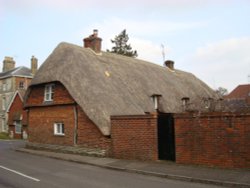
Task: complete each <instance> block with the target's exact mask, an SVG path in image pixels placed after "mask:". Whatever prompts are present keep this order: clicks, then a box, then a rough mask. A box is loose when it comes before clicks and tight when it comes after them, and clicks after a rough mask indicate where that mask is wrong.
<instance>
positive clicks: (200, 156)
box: [175, 113, 250, 168]
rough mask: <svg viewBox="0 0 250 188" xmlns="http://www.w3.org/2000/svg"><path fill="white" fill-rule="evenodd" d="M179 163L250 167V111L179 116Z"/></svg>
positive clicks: (177, 138)
mask: <svg viewBox="0 0 250 188" xmlns="http://www.w3.org/2000/svg"><path fill="white" fill-rule="evenodd" d="M175 140H176V163H182V164H201V165H208V166H219V167H225V168H250V114H232V113H203V114H192V113H185V114H177V115H176V116H175Z"/></svg>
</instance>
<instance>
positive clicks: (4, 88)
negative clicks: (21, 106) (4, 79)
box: [3, 83, 6, 91]
mask: <svg viewBox="0 0 250 188" xmlns="http://www.w3.org/2000/svg"><path fill="white" fill-rule="evenodd" d="M3 91H6V83H3Z"/></svg>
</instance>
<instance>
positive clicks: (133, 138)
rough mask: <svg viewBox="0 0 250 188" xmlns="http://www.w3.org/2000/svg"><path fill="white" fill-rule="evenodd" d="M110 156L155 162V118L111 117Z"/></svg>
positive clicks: (149, 116)
mask: <svg viewBox="0 0 250 188" xmlns="http://www.w3.org/2000/svg"><path fill="white" fill-rule="evenodd" d="M111 137H112V156H113V157H114V158H122V159H138V160H157V159H158V146H157V116H154V115H141V116H112V117H111Z"/></svg>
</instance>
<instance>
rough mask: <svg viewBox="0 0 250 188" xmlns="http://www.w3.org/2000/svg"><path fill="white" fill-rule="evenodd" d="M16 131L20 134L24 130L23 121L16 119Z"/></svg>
mask: <svg viewBox="0 0 250 188" xmlns="http://www.w3.org/2000/svg"><path fill="white" fill-rule="evenodd" d="M15 132H16V133H19V134H20V133H21V132H22V125H21V121H15Z"/></svg>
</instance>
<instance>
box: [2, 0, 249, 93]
mask: <svg viewBox="0 0 250 188" xmlns="http://www.w3.org/2000/svg"><path fill="white" fill-rule="evenodd" d="M93 29H98V30H99V36H100V37H101V38H102V39H103V43H102V47H103V48H102V49H103V50H104V51H106V49H110V48H111V47H112V43H111V42H110V39H113V38H114V37H115V36H116V35H118V34H119V33H120V32H121V31H122V30H123V29H126V30H127V33H128V35H129V43H130V44H131V46H132V48H133V49H136V50H137V51H138V54H139V56H138V58H139V59H143V60H147V61H150V62H153V63H156V64H159V65H162V64H163V55H162V52H163V49H164V53H165V59H166V60H167V59H170V60H174V61H175V68H177V69H181V70H184V71H188V72H191V73H193V74H194V75H196V76H197V77H198V78H200V79H201V80H203V81H204V82H205V83H207V84H208V85H209V86H210V87H211V88H213V89H216V88H218V87H224V88H226V89H228V90H229V91H231V90H232V89H234V88H235V87H236V86H237V85H239V84H246V83H249V82H250V0H150V1H148V0H126V1H118V0H115V1H114V0H105V1H103V0H99V1H98V0H0V59H1V61H3V59H4V57H5V56H11V57H14V59H15V61H16V66H27V67H30V58H31V56H32V55H35V56H36V57H37V58H38V60H39V65H41V64H42V63H43V62H44V61H45V59H46V58H47V57H48V56H49V54H50V53H51V52H52V51H53V49H54V48H55V47H56V46H57V45H58V44H59V43H60V42H62V41H65V42H69V43H73V44H76V45H80V46H82V39H83V38H85V37H87V36H89V35H90V34H92V32H93ZM162 45H163V46H164V48H162V47H161V46H162ZM1 67H2V65H0V68H1Z"/></svg>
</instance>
